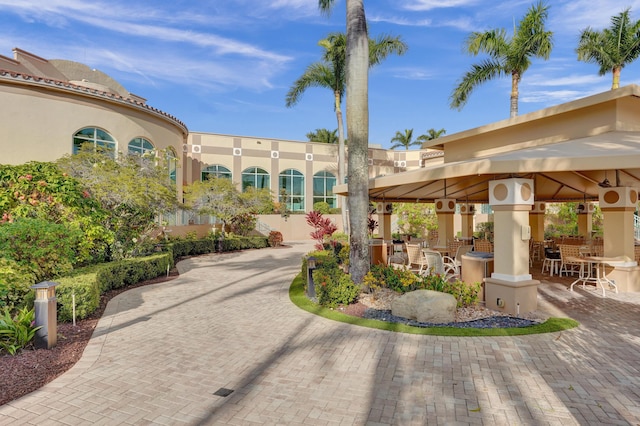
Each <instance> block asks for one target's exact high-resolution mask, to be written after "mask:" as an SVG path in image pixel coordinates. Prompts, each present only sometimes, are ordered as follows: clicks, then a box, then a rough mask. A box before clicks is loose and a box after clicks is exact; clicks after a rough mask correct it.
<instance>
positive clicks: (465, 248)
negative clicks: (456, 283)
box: [443, 244, 473, 275]
mask: <svg viewBox="0 0 640 426" xmlns="http://www.w3.org/2000/svg"><path fill="white" fill-rule="evenodd" d="M471 250H473V246H472V245H470V244H468V245H461V246H459V247H458V248H457V250H456V251H455V255H454V256H453V257H449V256H444V257H443V259H444V262H445V263H448V264H450V265H451V266H452V267H453V269H454V270H455V273H456V274H457V275H460V268H461V267H462V255H465V254H467V253H469V252H470V251H471ZM450 253H453V252H450Z"/></svg>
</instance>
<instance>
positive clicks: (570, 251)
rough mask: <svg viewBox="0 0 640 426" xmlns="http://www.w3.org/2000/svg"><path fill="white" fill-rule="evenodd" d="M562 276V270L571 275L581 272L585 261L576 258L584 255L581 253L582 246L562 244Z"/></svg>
mask: <svg viewBox="0 0 640 426" xmlns="http://www.w3.org/2000/svg"><path fill="white" fill-rule="evenodd" d="M559 248H560V274H559V275H560V276H562V272H564V273H565V274H566V275H568V274H569V273H571V275H573V274H575V273H579V272H580V268H581V267H582V265H583V262H581V261H579V260H576V259H579V258H580V257H582V256H581V255H580V246H577V245H572V244H560V246H559Z"/></svg>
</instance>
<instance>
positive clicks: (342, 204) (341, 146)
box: [335, 93, 349, 234]
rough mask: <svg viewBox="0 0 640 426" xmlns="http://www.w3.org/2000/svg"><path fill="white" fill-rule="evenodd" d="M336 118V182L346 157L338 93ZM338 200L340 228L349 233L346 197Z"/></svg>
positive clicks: (342, 169)
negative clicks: (340, 219) (340, 217)
mask: <svg viewBox="0 0 640 426" xmlns="http://www.w3.org/2000/svg"><path fill="white" fill-rule="evenodd" d="M335 98H336V102H335V109H336V118H337V120H338V183H339V184H343V183H344V176H345V174H344V164H345V159H346V151H345V148H344V126H343V124H342V108H340V101H341V98H340V93H336V95H335ZM338 197H339V200H340V212H341V215H342V229H343V231H344V233H345V234H349V219H348V218H347V205H346V204H347V199H346V198H345V197H343V196H338Z"/></svg>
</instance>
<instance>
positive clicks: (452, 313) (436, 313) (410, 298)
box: [391, 290, 457, 323]
mask: <svg viewBox="0 0 640 426" xmlns="http://www.w3.org/2000/svg"><path fill="white" fill-rule="evenodd" d="M456 305H457V301H456V298H455V297H453V296H452V295H450V294H448V293H440V292H439V291H432V290H416V291H411V292H409V293H405V294H403V295H402V296H400V297H398V298H397V299H395V300H394V301H393V302H392V304H391V312H392V314H393V315H395V316H399V317H404V318H409V319H415V320H417V321H420V322H430V323H449V322H452V321H455V318H456Z"/></svg>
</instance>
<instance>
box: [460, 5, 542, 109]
mask: <svg viewBox="0 0 640 426" xmlns="http://www.w3.org/2000/svg"><path fill="white" fill-rule="evenodd" d="M547 11H548V6H547V5H545V4H544V3H543V2H538V3H537V4H536V5H533V6H531V7H530V8H529V10H528V11H527V13H526V15H525V16H524V17H523V18H522V19H521V20H520V22H519V23H518V26H517V27H515V28H514V33H513V36H512V37H509V36H508V35H507V32H506V30H504V29H502V28H501V29H492V30H488V31H485V32H473V33H471V34H470V35H469V36H468V37H467V39H466V40H465V46H464V47H465V50H466V51H467V52H468V53H470V54H471V55H473V56H477V55H478V54H479V53H480V52H483V53H486V54H488V55H489V59H486V60H484V61H483V62H481V63H480V64H473V65H472V67H471V70H470V71H467V72H466V73H465V74H464V76H463V77H462V79H461V80H460V81H459V82H458V85H457V86H456V87H455V89H454V90H453V93H452V94H451V98H450V100H451V104H450V105H451V108H457V109H461V108H462V107H464V105H465V104H466V103H467V100H468V98H469V95H470V94H471V92H472V91H473V90H474V89H475V88H476V87H477V86H479V85H480V84H482V83H484V82H486V81H489V80H493V79H494V78H496V77H502V76H506V75H510V76H511V108H510V116H511V117H515V116H517V115H518V96H519V93H518V87H519V84H520V79H521V78H522V75H523V74H524V73H525V71H527V70H528V69H529V66H530V65H531V58H532V57H537V58H543V59H545V60H547V59H549V55H550V54H551V50H552V47H553V33H552V32H551V31H547V30H546V28H545V21H546V19H547V15H548V13H547Z"/></svg>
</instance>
